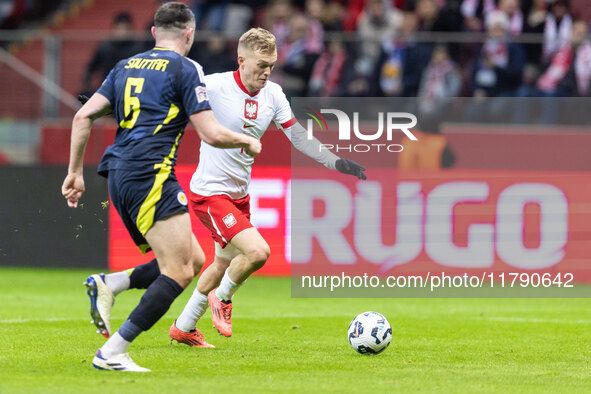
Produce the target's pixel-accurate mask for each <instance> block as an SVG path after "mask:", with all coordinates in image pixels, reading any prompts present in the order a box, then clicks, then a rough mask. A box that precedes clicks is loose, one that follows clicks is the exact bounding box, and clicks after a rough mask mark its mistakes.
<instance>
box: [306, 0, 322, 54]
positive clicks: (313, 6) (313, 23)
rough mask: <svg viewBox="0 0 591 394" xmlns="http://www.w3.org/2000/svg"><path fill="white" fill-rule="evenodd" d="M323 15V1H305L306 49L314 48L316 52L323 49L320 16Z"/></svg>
mask: <svg viewBox="0 0 591 394" xmlns="http://www.w3.org/2000/svg"><path fill="white" fill-rule="evenodd" d="M323 13H324V1H323V0H307V1H306V11H305V13H304V15H305V16H306V18H307V20H308V34H307V36H308V37H307V41H308V44H307V45H308V47H313V46H315V48H314V50H315V51H317V52H320V51H322V49H323V39H324V25H323V24H322V15H323Z"/></svg>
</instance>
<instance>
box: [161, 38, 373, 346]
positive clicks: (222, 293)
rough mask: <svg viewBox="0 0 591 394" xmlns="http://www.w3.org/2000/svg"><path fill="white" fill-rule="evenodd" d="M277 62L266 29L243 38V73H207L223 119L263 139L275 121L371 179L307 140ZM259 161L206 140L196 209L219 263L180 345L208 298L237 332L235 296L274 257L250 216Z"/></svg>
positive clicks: (227, 331)
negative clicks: (275, 76) (275, 74)
mask: <svg viewBox="0 0 591 394" xmlns="http://www.w3.org/2000/svg"><path fill="white" fill-rule="evenodd" d="M276 61H277V49H276V45H275V36H273V34H271V33H270V32H268V31H267V30H264V29H261V28H258V29H250V30H249V31H247V32H246V33H244V34H243V35H242V37H241V38H240V41H239V43H238V65H239V67H238V70H236V71H234V72H225V73H219V74H212V75H208V76H206V77H205V84H206V86H207V92H208V96H209V102H210V105H211V107H212V109H213V110H214V113H216V114H218V117H219V118H220V123H222V124H223V125H224V126H226V127H228V128H229V129H231V130H244V132H245V133H247V134H250V135H252V136H254V137H255V138H258V139H261V137H262V136H263V134H264V133H265V131H266V130H267V128H268V127H269V125H270V124H271V122H275V124H276V125H277V126H278V127H279V128H280V129H281V130H282V131H283V132H284V133H285V135H286V136H287V138H289V140H290V141H291V143H292V144H293V145H294V146H295V147H296V148H297V149H298V150H299V151H301V152H303V153H304V154H306V155H308V156H309V157H311V158H313V159H314V160H316V161H318V162H319V163H321V164H323V165H324V166H325V167H327V168H330V169H338V170H339V171H341V172H344V173H347V174H352V175H356V176H357V177H359V178H360V179H365V174H364V173H363V171H364V170H365V169H364V168H363V167H361V166H360V165H358V164H357V163H355V162H353V161H350V160H345V159H339V157H338V156H336V155H334V154H333V153H331V152H329V151H327V150H322V151H321V150H320V149H319V145H320V142H319V141H318V140H316V139H312V140H309V139H308V138H307V132H306V130H305V129H304V128H303V127H302V126H301V125H300V124H299V123H298V122H297V121H296V119H295V117H294V115H293V113H292V111H291V107H290V105H289V102H288V101H287V98H286V97H285V94H284V93H283V90H282V89H281V87H280V86H279V85H278V84H276V83H274V82H271V81H269V76H270V74H271V71H272V70H273V67H274V66H275V62H276ZM253 162H254V158H253V157H251V156H249V155H248V154H246V153H244V152H242V151H241V150H240V149H223V150H222V149H219V148H214V147H213V146H211V145H209V144H207V143H205V142H201V154H200V159H199V165H198V167H197V171H195V174H194V175H193V178H192V179H191V207H192V209H193V212H194V213H195V214H196V215H197V217H199V219H200V220H201V222H202V223H203V224H204V225H205V226H206V227H207V228H208V229H210V230H211V233H212V236H213V238H214V240H215V242H216V244H215V248H216V249H215V250H216V253H215V260H214V262H213V264H211V265H210V266H209V267H208V268H207V269H206V270H205V271H204V272H203V273H202V274H201V276H200V278H199V281H198V282H197V287H196V289H195V291H194V293H193V295H192V296H191V299H190V300H189V302H188V303H187V305H186V306H185V309H184V310H183V312H182V313H181V315H180V317H179V318H178V319H177V321H176V323H175V324H173V326H172V327H171V330H170V336H171V338H173V339H177V340H179V342H185V341H182V338H183V337H184V336H183V335H182V334H180V333H179V331H181V332H183V333H190V332H192V330H194V329H195V327H196V323H197V321H198V320H199V318H200V317H201V316H202V315H203V313H204V312H205V310H206V309H207V305H208V301H209V305H210V307H211V311H212V320H213V323H214V325H215V327H216V328H217V329H218V331H219V332H220V333H221V334H222V335H224V336H227V337H229V336H231V335H232V322H231V311H232V301H231V300H232V296H233V295H234V292H235V291H236V290H237V289H238V288H239V287H240V285H241V284H242V283H243V282H244V281H245V280H246V279H247V278H248V277H249V276H250V275H251V274H252V273H253V272H255V271H257V270H258V269H260V268H261V267H262V266H263V265H264V264H265V262H266V261H267V258H268V257H269V254H270V250H269V245H267V242H265V240H264V239H263V237H262V236H261V234H260V233H259V232H258V231H257V230H256V229H255V228H254V227H253V225H252V224H251V223H250V220H249V219H250V210H249V198H250V197H249V195H248V185H249V182H250V172H251V166H252V164H253ZM218 285H219V286H218ZM216 287H217V288H216ZM185 343H186V342H185Z"/></svg>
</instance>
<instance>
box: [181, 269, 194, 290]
mask: <svg viewBox="0 0 591 394" xmlns="http://www.w3.org/2000/svg"><path fill="white" fill-rule="evenodd" d="M194 277H195V270H194V268H193V265H192V264H184V265H183V266H182V267H181V269H180V270H179V271H178V274H177V278H178V279H177V281H178V282H179V284H180V285H181V286H182V287H183V288H186V287H187V286H189V284H190V283H191V281H192V280H193V278H194Z"/></svg>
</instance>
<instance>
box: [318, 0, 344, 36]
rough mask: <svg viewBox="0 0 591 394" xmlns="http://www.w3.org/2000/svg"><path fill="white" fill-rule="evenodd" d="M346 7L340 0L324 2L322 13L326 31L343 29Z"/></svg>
mask: <svg viewBox="0 0 591 394" xmlns="http://www.w3.org/2000/svg"><path fill="white" fill-rule="evenodd" d="M344 15H345V7H344V6H343V4H341V3H340V2H339V1H338V0H329V1H328V3H324V6H323V8H322V14H321V21H322V26H323V27H324V31H343V29H344V26H343V22H342V21H343V18H344Z"/></svg>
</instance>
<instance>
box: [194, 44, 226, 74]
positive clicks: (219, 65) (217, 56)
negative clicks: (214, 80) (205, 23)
mask: <svg viewBox="0 0 591 394" xmlns="http://www.w3.org/2000/svg"><path fill="white" fill-rule="evenodd" d="M196 47H197V48H196V51H195V52H196V53H195V57H193V56H191V54H192V53H191V52H189V55H188V57H191V58H193V59H201V62H200V64H201V66H202V67H203V71H204V72H205V73H206V74H213V73H218V72H224V71H230V70H235V69H236V67H237V64H236V59H235V58H234V57H233V56H232V55H230V49H229V48H228V42H227V41H226V40H225V39H224V38H222V37H221V36H219V35H215V36H212V37H211V38H210V39H208V40H207V42H205V43H203V44H202V45H196Z"/></svg>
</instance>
